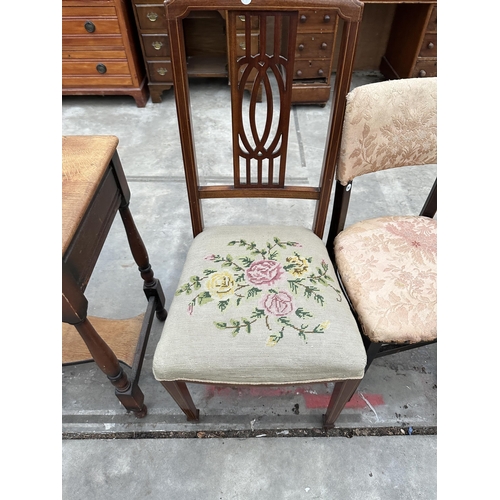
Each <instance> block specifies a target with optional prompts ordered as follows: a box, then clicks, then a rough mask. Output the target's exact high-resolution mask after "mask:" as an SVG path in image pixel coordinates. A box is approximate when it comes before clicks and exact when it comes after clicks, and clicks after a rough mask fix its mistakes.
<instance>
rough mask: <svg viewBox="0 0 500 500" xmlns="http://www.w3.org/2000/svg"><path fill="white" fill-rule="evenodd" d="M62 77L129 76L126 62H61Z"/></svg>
mask: <svg viewBox="0 0 500 500" xmlns="http://www.w3.org/2000/svg"><path fill="white" fill-rule="evenodd" d="M62 74H63V76H69V75H79V76H103V77H106V76H119V75H120V76H123V75H129V74H130V69H129V67H128V63H127V61H106V60H104V61H99V60H94V61H65V60H63V62H62Z"/></svg>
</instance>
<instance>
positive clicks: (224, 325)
mask: <svg viewBox="0 0 500 500" xmlns="http://www.w3.org/2000/svg"><path fill="white" fill-rule="evenodd" d="M214 325H215V326H216V327H217V328H219V330H225V329H226V328H227V323H219V322H217V321H214Z"/></svg>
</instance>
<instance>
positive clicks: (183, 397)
mask: <svg viewBox="0 0 500 500" xmlns="http://www.w3.org/2000/svg"><path fill="white" fill-rule="evenodd" d="M161 385H163V387H165V389H166V390H167V392H168V393H169V394H170V395H171V396H172V398H174V401H175V402H176V403H177V404H178V405H179V407H180V409H181V410H182V411H183V412H184V413H185V414H186V417H187V419H188V420H189V421H192V422H198V421H199V419H200V410H198V409H197V408H196V407H195V405H194V403H193V399H192V398H191V394H190V393H189V390H188V388H187V385H186V384H185V383H184V382H162V383H161Z"/></svg>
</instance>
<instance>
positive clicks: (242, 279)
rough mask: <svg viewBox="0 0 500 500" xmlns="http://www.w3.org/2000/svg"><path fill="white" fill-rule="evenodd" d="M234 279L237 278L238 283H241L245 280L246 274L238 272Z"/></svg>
mask: <svg viewBox="0 0 500 500" xmlns="http://www.w3.org/2000/svg"><path fill="white" fill-rule="evenodd" d="M234 279H235V281H236V283H241V282H242V281H245V275H244V274H243V273H241V274H236V275H235V277H234Z"/></svg>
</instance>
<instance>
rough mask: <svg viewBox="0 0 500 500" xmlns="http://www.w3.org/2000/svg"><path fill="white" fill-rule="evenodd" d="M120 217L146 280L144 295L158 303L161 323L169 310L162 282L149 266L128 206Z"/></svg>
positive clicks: (122, 210) (157, 308)
mask: <svg viewBox="0 0 500 500" xmlns="http://www.w3.org/2000/svg"><path fill="white" fill-rule="evenodd" d="M120 216H121V218H122V221H123V225H124V227H125V232H126V233H127V239H128V242H129V245H130V250H131V251H132V255H133V257H134V260H135V263H136V264H137V265H138V266H139V272H140V273H141V277H142V279H143V280H144V293H145V294H146V297H148V298H149V297H151V296H154V297H155V298H156V299H157V301H156V317H157V318H158V319H159V320H160V321H165V319H166V318H167V310H166V309H165V295H164V293H163V289H162V287H161V284H160V281H159V280H157V279H156V278H155V277H154V272H153V269H152V268H151V265H150V264H149V256H148V252H147V250H146V247H145V245H144V242H143V241H142V238H141V236H140V234H139V231H138V230H137V227H136V225H135V222H134V219H133V217H132V214H131V213H130V210H129V208H128V206H124V207H120Z"/></svg>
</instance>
